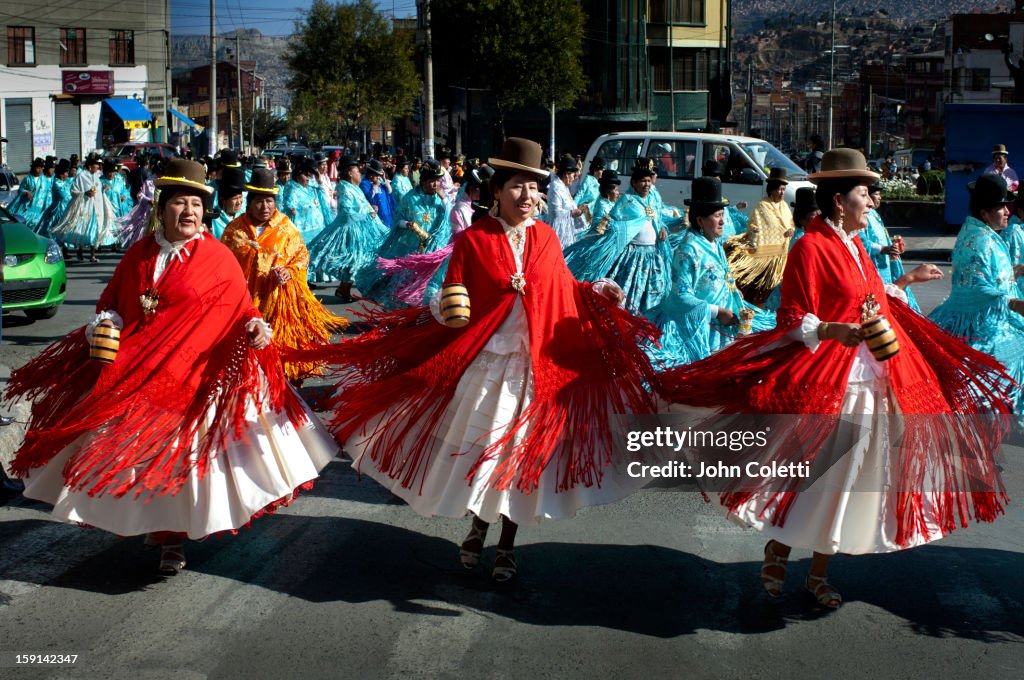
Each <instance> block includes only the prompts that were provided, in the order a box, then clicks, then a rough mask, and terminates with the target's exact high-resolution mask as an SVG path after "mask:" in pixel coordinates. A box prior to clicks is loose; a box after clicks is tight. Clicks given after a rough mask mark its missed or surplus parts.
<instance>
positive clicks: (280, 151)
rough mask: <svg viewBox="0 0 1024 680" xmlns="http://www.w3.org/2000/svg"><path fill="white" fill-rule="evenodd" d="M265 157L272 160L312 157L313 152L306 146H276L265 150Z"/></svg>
mask: <svg viewBox="0 0 1024 680" xmlns="http://www.w3.org/2000/svg"><path fill="white" fill-rule="evenodd" d="M263 155H264V156H269V157H271V158H279V157H281V156H306V157H309V156H312V155H313V152H312V151H310V150H309V148H308V147H305V146H275V147H271V148H269V149H264V151H263Z"/></svg>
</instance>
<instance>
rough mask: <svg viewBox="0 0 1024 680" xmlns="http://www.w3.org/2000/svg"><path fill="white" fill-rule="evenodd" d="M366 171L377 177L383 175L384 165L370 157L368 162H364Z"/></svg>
mask: <svg viewBox="0 0 1024 680" xmlns="http://www.w3.org/2000/svg"><path fill="white" fill-rule="evenodd" d="M366 172H367V173H369V174H371V175H377V176H378V177H383V176H384V166H383V165H381V162H380V161H379V160H377V159H376V158H371V159H370V162H369V163H367V164H366Z"/></svg>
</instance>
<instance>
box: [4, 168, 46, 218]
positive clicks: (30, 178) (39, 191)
mask: <svg viewBox="0 0 1024 680" xmlns="http://www.w3.org/2000/svg"><path fill="white" fill-rule="evenodd" d="M45 164H46V162H45V161H44V160H43V159H42V158H37V159H35V160H34V161H32V168H31V169H30V170H29V174H28V175H27V176H25V177H24V178H23V179H22V180H21V182H20V183H19V184H18V195H17V196H15V197H14V200H12V201H11V202H10V204H9V205H8V206H7V210H8V212H10V213H11V214H12V215H14V216H15V217H17V218H19V219H20V220H21V221H22V222H24V223H25V224H27V225H28V226H29V228H30V229H35V228H36V227H37V226H38V225H39V220H41V219H42V217H43V211H44V210H46V207H47V206H48V205H49V203H50V193H49V192H50V182H49V180H48V179H47V178H46V177H43V166H44V165H45Z"/></svg>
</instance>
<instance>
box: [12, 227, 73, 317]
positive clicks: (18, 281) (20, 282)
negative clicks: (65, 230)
mask: <svg viewBox="0 0 1024 680" xmlns="http://www.w3.org/2000/svg"><path fill="white" fill-rule="evenodd" d="M0 229H3V230H4V243H5V244H6V251H5V253H4V282H3V304H4V311H5V312H8V311H14V310H18V309H21V310H24V311H25V314H26V315H27V316H28V318H30V319H49V318H51V317H53V316H54V315H56V314H57V309H58V308H59V307H60V305H61V303H62V302H64V296H65V295H66V292H67V283H68V275H67V270H65V268H64V255H63V253H61V250H60V246H59V245H58V244H57V242H56V241H54V240H53V239H49V238H43V237H42V236H39V235H38V234H36V233H35V232H34V231H32V230H31V229H29V228H28V227H27V226H25V224H24V223H22V222H19V221H18V218H16V217H14V216H13V215H11V213H9V212H7V210H6V209H5V208H0Z"/></svg>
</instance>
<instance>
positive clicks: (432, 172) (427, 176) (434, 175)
mask: <svg viewBox="0 0 1024 680" xmlns="http://www.w3.org/2000/svg"><path fill="white" fill-rule="evenodd" d="M443 174H444V173H443V172H442V171H441V164H440V163H438V162H437V161H435V160H434V159H433V158H428V159H427V160H425V161H423V167H421V168H420V182H429V181H432V180H435V179H441V176H442V175H443Z"/></svg>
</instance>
